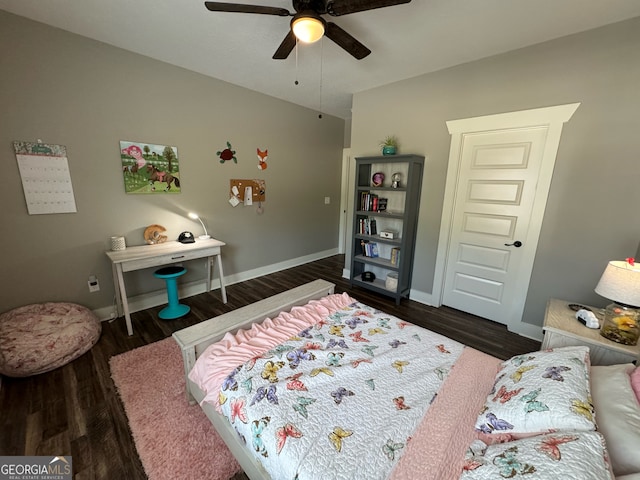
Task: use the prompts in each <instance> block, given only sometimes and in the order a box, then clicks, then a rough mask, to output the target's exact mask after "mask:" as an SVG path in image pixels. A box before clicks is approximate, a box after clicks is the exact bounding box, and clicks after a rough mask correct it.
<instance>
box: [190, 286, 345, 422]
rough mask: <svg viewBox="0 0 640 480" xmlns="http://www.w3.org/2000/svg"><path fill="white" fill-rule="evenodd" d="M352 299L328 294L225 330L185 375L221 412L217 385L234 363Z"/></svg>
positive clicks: (261, 352)
mask: <svg viewBox="0 0 640 480" xmlns="http://www.w3.org/2000/svg"><path fill="white" fill-rule="evenodd" d="M355 301H356V300H354V299H353V298H351V297H350V296H349V295H347V294H346V293H343V294H334V295H328V296H326V297H323V298H321V299H319V300H311V301H310V302H309V303H307V304H306V305H303V306H300V307H293V308H292V309H291V312H290V313H288V312H282V313H280V314H279V315H278V316H277V317H275V318H274V319H270V318H267V319H265V320H264V321H262V322H260V323H254V324H253V325H252V326H251V328H250V329H249V330H239V331H238V332H237V333H235V334H232V333H227V334H226V335H225V336H224V337H223V338H222V340H220V341H218V342H216V343H214V344H212V345H209V347H207V349H206V350H205V351H204V352H203V353H202V355H201V356H200V357H199V358H198V360H197V361H196V364H195V366H194V367H193V369H192V370H191V372H190V373H189V379H190V380H191V381H192V382H194V383H195V384H196V385H198V387H199V388H200V390H202V391H203V392H204V393H205V394H206V395H205V397H204V399H203V400H202V402H208V403H211V404H213V405H214V406H215V408H216V410H217V411H218V412H219V413H221V412H220V403H219V394H220V386H221V385H222V383H223V381H224V379H225V378H226V377H227V376H228V375H229V374H230V373H231V372H232V371H233V370H234V369H235V368H236V367H237V366H238V365H242V364H244V363H245V362H248V361H249V360H251V359H252V358H256V357H259V356H260V355H262V354H263V353H265V352H266V351H268V350H270V349H272V348H273V347H275V346H276V345H279V344H281V343H283V342H284V341H286V340H287V339H288V338H290V337H292V336H293V335H296V334H297V333H299V332H301V331H302V330H304V329H306V328H309V327H310V326H312V325H315V324H316V323H318V322H321V321H324V319H325V318H326V317H327V316H328V315H331V314H332V313H334V312H336V311H337V310H339V309H341V308H343V307H346V306H347V305H349V304H351V303H354V302H355Z"/></svg>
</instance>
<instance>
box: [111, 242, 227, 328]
mask: <svg viewBox="0 0 640 480" xmlns="http://www.w3.org/2000/svg"><path fill="white" fill-rule="evenodd" d="M224 245H225V243H224V242H221V241H220V240H216V239H214V238H211V239H207V240H201V239H196V241H195V243H180V242H175V241H173V242H165V243H159V244H157V245H141V246H137V247H127V248H126V249H124V250H117V251H108V252H106V254H107V257H109V259H110V260H111V263H112V265H111V266H112V270H113V284H114V286H115V289H116V303H117V305H118V315H121V314H122V312H124V316H125V319H126V321H127V332H128V333H129V335H133V327H132V326H131V315H130V314H129V303H128V302H127V292H126V290H125V286H124V275H123V274H124V273H125V272H130V271H132V270H141V269H143V268H150V267H157V266H159V265H168V264H172V263H178V262H184V261H186V260H193V259H196V258H206V259H207V292H208V291H210V290H211V276H212V274H213V269H214V265H213V257H216V259H217V262H218V275H219V277H220V292H221V294H222V301H223V303H227V292H226V291H225V289H224V274H223V273H222V259H221V255H220V247H222V246H224Z"/></svg>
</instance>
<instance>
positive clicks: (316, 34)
mask: <svg viewBox="0 0 640 480" xmlns="http://www.w3.org/2000/svg"><path fill="white" fill-rule="evenodd" d="M324 28H325V22H324V20H322V18H320V17H316V16H310V15H303V16H300V17H297V18H294V19H293V20H292V21H291V30H293V34H294V35H295V36H296V38H297V39H298V40H300V41H301V42H305V43H313V42H317V41H318V40H320V39H321V38H322V36H323V35H324Z"/></svg>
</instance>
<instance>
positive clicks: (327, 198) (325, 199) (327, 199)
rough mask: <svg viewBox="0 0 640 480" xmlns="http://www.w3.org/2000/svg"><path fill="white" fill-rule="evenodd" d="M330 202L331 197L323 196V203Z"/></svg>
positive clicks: (327, 203)
mask: <svg viewBox="0 0 640 480" xmlns="http://www.w3.org/2000/svg"><path fill="white" fill-rule="evenodd" d="M330 203H331V197H324V204H325V205H329V204H330Z"/></svg>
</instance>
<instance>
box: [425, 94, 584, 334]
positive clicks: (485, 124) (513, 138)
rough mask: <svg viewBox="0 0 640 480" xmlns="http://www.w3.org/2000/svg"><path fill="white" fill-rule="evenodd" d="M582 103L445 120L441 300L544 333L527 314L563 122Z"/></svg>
mask: <svg viewBox="0 0 640 480" xmlns="http://www.w3.org/2000/svg"><path fill="white" fill-rule="evenodd" d="M578 106H579V104H572V105H561V106H557V107H547V108H541V109H535V110H527V111H523V112H512V113H506V114H499V115H489V116H486V117H476V118H471V119H464V120H455V121H452V122H447V126H448V127H449V131H450V132H451V133H452V135H453V136H452V141H451V151H450V156H449V169H448V172H447V185H446V191H445V202H444V207H443V217H442V224H441V230H440V243H439V248H438V258H437V260H436V278H435V282H434V292H433V294H434V297H436V298H439V299H440V302H436V303H439V304H444V305H448V306H451V307H453V308H456V309H459V310H462V311H465V312H469V313H472V314H475V315H478V316H480V317H483V318H488V319H490V320H494V321H497V322H500V323H503V324H506V325H508V327H509V329H510V330H512V331H516V332H518V333H521V334H523V335H528V336H533V337H536V336H538V335H539V332H537V330H539V328H537V329H536V328H529V327H532V326H531V325H529V324H523V323H521V318H522V312H523V310H524V302H525V300H526V295H527V290H528V288H529V280H530V277H531V271H532V269H533V260H534V257H535V251H536V247H537V242H538V238H539V235H540V228H541V225H542V219H543V217H544V210H545V206H546V201H547V194H548V191H549V186H550V184H551V177H552V174H553V167H554V164H555V159H556V153H557V150H558V145H559V143H560V135H561V132H562V125H563V124H564V122H566V121H568V120H569V119H570V118H571V116H572V115H573V113H574V112H575V110H576V109H577V108H578Z"/></svg>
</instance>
